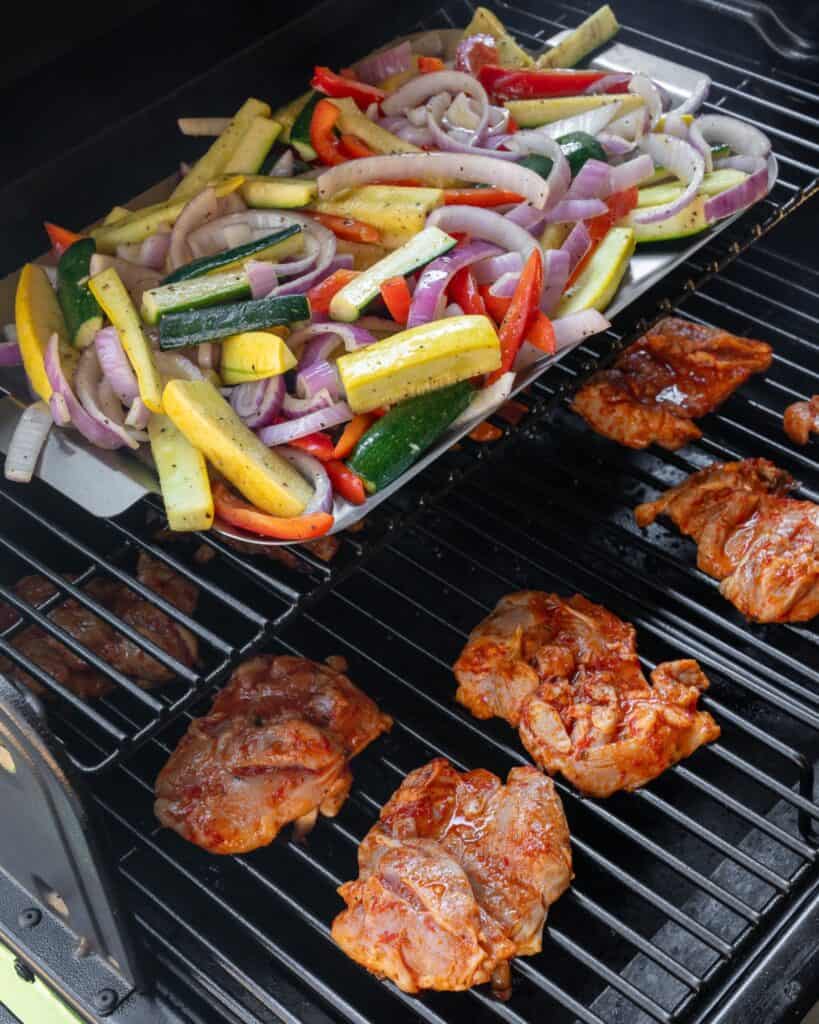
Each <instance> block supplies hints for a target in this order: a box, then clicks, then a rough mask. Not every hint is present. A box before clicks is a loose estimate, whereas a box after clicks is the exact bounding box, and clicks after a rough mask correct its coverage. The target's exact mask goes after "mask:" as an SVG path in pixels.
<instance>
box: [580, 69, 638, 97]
mask: <svg viewBox="0 0 819 1024" xmlns="http://www.w3.org/2000/svg"><path fill="white" fill-rule="evenodd" d="M630 81H631V74H630V73H627V72H625V71H616V72H614V73H613V74H610V75H603V77H602V78H598V79H597V81H596V82H592V84H591V85H590V86H589V87H588V89H586V95H587V96H597V95H599V94H600V93H605V92H608V91H609V89H611V88H612V86H615V85H628V83H629V82H630Z"/></svg>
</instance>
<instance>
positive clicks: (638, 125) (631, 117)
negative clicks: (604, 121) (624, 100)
mask: <svg viewBox="0 0 819 1024" xmlns="http://www.w3.org/2000/svg"><path fill="white" fill-rule="evenodd" d="M650 122H651V118H650V116H649V113H648V110H646V108H645V107H641V108H640V109H639V110H633V111H632V112H631V113H630V114H623V116H622V117H618V118H617V120H616V121H612V122H611V123H610V124H609V125H608V131H609V132H610V133H611V134H612V135H621V136H622V137H623V138H624V139H629V140H630V141H632V142H639V140H640V139H641V138H642V137H643V136H644V135H645V134H646V132H647V131H648V129H649V127H650Z"/></svg>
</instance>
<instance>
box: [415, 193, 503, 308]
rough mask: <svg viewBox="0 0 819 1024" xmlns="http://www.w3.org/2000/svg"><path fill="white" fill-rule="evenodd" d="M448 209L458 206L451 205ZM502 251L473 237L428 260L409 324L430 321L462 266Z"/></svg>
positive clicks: (416, 291) (417, 286)
mask: <svg viewBox="0 0 819 1024" xmlns="http://www.w3.org/2000/svg"><path fill="white" fill-rule="evenodd" d="M448 209H457V207H449V208H448ZM497 255H499V249H498V248H497V246H494V245H490V244H489V243H488V242H483V241H473V242H467V243H466V244H462V245H458V246H456V247H455V248H454V249H451V250H450V251H449V252H448V253H445V254H444V255H443V256H439V257H438V258H437V259H435V260H433V261H432V262H431V263H428V264H427V265H426V266H425V267H424V269H423V271H422V272H421V276H420V278H419V279H418V284H417V285H416V288H415V292H414V294H413V296H412V302H411V303H410V309H409V316H408V318H407V327H418V326H420V325H421V324H426V323H429V321H430V320H432V319H433V318H434V316H435V309H436V307H437V305H438V302H439V300H440V299H441V298H442V296H443V295H444V293H445V292H446V289H447V288H448V287H449V282H450V281H451V280H452V278H453V277H454V275H455V274H456V273H457V272H458V271H459V270H460V269H461V268H462V267H468V266H470V265H471V264H472V263H475V262H476V261H478V260H483V259H486V258H487V256H497Z"/></svg>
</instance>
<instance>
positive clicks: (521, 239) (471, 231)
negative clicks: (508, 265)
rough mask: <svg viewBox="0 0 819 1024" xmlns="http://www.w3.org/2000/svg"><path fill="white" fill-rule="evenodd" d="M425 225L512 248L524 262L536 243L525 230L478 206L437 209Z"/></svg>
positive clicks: (493, 211) (441, 207) (504, 247)
mask: <svg viewBox="0 0 819 1024" xmlns="http://www.w3.org/2000/svg"><path fill="white" fill-rule="evenodd" d="M427 225H431V226H433V227H438V228H440V229H441V230H442V231H449V232H452V231H456V232H459V233H461V234H465V235H469V236H470V238H479V239H482V240H483V241H485V242H493V243H494V244H495V245H499V246H500V247H501V249H514V250H515V251H516V252H519V253H520V255H521V258H522V259H523V260H524V261H525V260H526V258H527V257H528V255H529V253H530V252H531V251H532V250H533V249H534V248H536V247H537V242H536V241H535V240H534V238H532V236H531V235H530V234H529V232H528V231H527V230H526V229H525V228H522V227H520V225H519V224H515V223H514V222H513V221H511V220H509V219H508V218H507V217H504V215H503V214H502V213H498V212H497V211H495V210H485V209H482V208H481V207H479V206H440V207H438V209H437V210H433V211H432V213H431V214H430V215H429V216H428V217H427Z"/></svg>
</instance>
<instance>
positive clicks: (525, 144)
mask: <svg viewBox="0 0 819 1024" xmlns="http://www.w3.org/2000/svg"><path fill="white" fill-rule="evenodd" d="M507 145H508V146H509V149H510V150H511V151H512V152H513V153H515V154H516V155H517V156H523V155H525V154H527V153H537V154H538V155H540V156H545V157H548V158H549V160H551V161H552V169H551V171H549V175H548V177H547V178H546V187H547V189H548V193H549V195H548V201H547V203H546V204H545V205H546V207H547V208H548V207H550V206H555V205H556V204H557V203H559V202H560V201H561V200H562V199H563V197H564V196H565V195H566V192H567V190H568V188H569V185H570V184H571V181H572V171H571V168H570V167H569V161H568V160H567V159H566V155H565V154H564V152H563V150H562V149H561V148H560V146H559V145H558V144H557V141H556V140H555V139H553V138H551V137H550V136H548V135H543V134H541V133H540V132H537V131H523V132H515V134H514V135H513V136H511V138H510V139H509V140H508V143H507ZM532 173H534V172H532ZM527 198H528V196H527ZM535 205H537V204H535ZM540 208H541V209H543V207H540Z"/></svg>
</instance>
